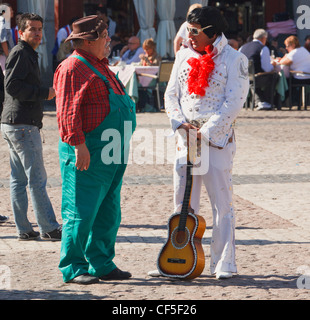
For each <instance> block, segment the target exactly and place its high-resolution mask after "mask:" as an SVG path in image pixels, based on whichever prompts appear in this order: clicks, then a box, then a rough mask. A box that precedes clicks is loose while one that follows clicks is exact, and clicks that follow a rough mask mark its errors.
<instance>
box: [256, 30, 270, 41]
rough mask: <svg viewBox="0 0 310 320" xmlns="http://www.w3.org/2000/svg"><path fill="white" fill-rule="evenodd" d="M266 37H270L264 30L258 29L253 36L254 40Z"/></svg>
mask: <svg viewBox="0 0 310 320" xmlns="http://www.w3.org/2000/svg"><path fill="white" fill-rule="evenodd" d="M265 37H268V33H267V31H266V30H264V29H257V30H255V32H254V34H253V39H261V38H265Z"/></svg>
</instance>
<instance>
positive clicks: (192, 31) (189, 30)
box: [187, 26, 213, 36]
mask: <svg viewBox="0 0 310 320" xmlns="http://www.w3.org/2000/svg"><path fill="white" fill-rule="evenodd" d="M211 27H213V26H206V27H204V28H201V29H199V28H195V27H193V28H192V27H187V31H188V32H189V33H191V34H192V35H193V36H198V34H199V33H200V32H202V31H203V30H205V29H208V28H211Z"/></svg>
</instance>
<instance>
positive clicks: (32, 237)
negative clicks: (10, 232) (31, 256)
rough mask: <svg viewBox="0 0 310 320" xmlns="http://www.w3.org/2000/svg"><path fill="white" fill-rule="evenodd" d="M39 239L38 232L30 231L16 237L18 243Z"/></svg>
mask: <svg viewBox="0 0 310 320" xmlns="http://www.w3.org/2000/svg"><path fill="white" fill-rule="evenodd" d="M39 237H40V232H37V231H33V230H32V231H30V232H27V233H22V234H20V235H19V236H18V240H19V241H28V240H37V239H39Z"/></svg>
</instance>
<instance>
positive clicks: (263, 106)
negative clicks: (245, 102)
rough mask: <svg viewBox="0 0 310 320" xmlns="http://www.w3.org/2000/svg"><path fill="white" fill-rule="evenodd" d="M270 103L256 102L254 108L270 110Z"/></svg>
mask: <svg viewBox="0 0 310 320" xmlns="http://www.w3.org/2000/svg"><path fill="white" fill-rule="evenodd" d="M270 109H271V104H270V103H268V102H258V104H257V108H256V110H270Z"/></svg>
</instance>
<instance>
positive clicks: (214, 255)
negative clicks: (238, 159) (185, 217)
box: [174, 131, 237, 274]
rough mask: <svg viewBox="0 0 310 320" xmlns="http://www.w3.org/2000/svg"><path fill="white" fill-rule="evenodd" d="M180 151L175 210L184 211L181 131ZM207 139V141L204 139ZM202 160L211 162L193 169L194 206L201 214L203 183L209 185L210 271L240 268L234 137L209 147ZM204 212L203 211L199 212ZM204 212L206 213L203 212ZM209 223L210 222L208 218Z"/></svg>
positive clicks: (178, 149) (178, 150)
mask: <svg viewBox="0 0 310 320" xmlns="http://www.w3.org/2000/svg"><path fill="white" fill-rule="evenodd" d="M176 134H177V135H178V136H177V138H178V139H177V152H176V162H175V170H174V206H175V212H181V209H182V202H183V199H184V192H185V184H186V158H187V146H186V145H187V142H186V135H183V136H182V135H181V134H180V133H179V132H178V131H177V133H176ZM202 143H204V142H202ZM206 148H208V149H207V150H208V152H206V153H205V154H203V155H202V157H201V159H202V160H201V161H203V162H204V164H205V165H206V164H207V165H208V170H207V172H203V173H202V174H197V172H196V173H195V171H193V173H194V174H193V186H192V193H191V208H192V209H193V210H194V212H195V214H199V208H200V193H201V186H202V183H203V184H204V186H205V187H206V190H207V192H208V196H209V199H210V203H211V207H212V213H213V229H212V239H211V246H210V252H211V260H210V271H211V274H214V273H216V272H222V271H229V272H233V273H235V272H237V267H236V262H235V213H234V207H233V200H232V195H233V186H232V167H233V158H234V155H235V151H236V144H235V139H233V141H232V142H231V143H228V144H227V145H226V146H225V147H224V148H223V149H218V148H214V147H209V146H206ZM200 215H202V214H200ZM202 216H203V215H202ZM206 222H207V225H208V221H206Z"/></svg>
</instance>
